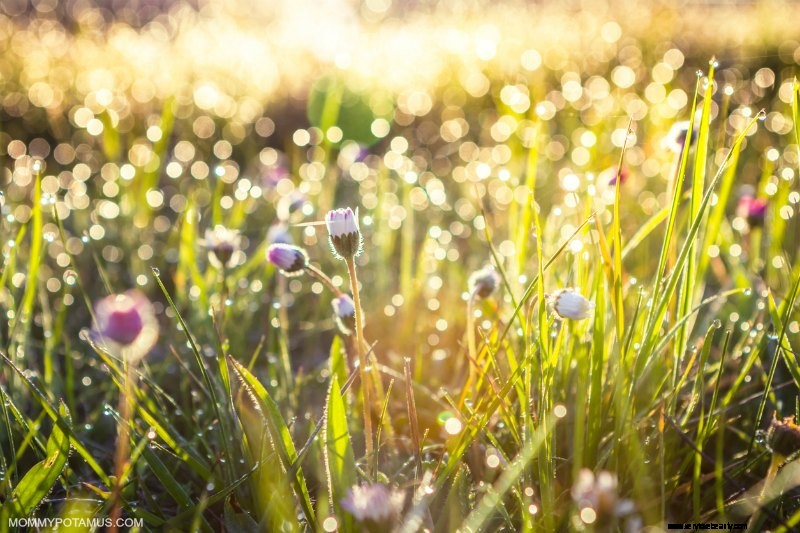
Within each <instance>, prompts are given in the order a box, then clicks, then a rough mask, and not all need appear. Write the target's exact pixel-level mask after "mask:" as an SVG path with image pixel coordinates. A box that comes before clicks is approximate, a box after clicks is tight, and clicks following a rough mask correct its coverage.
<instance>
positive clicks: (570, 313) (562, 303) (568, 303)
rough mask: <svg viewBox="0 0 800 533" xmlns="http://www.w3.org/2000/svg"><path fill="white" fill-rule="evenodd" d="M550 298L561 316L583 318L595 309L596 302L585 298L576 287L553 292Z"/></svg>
mask: <svg viewBox="0 0 800 533" xmlns="http://www.w3.org/2000/svg"><path fill="white" fill-rule="evenodd" d="M549 299H550V301H551V302H552V304H553V310H554V311H555V312H556V314H557V315H558V316H559V317H561V318H571V319H572V320H583V319H584V318H587V317H588V316H589V315H590V314H591V312H592V310H593V309H594V302H592V301H590V300H587V299H586V298H584V297H583V296H582V295H581V294H580V293H579V292H576V291H575V289H561V290H560V291H558V292H556V293H555V294H551V295H550V296H549Z"/></svg>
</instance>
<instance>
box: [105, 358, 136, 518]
mask: <svg viewBox="0 0 800 533" xmlns="http://www.w3.org/2000/svg"><path fill="white" fill-rule="evenodd" d="M123 364H124V365H125V382H124V383H123V389H122V393H121V394H120V396H119V430H118V434H117V449H116V453H115V454H114V475H115V476H116V481H115V483H114V487H113V489H112V492H111V500H112V502H113V503H112V507H111V514H110V518H111V526H110V528H109V531H111V532H112V533H116V531H118V530H119V528H118V527H117V522H118V521H119V519H120V518H121V516H122V497H121V496H122V483H123V481H124V480H123V476H124V475H125V469H126V467H127V466H128V461H129V459H130V452H131V450H130V418H131V411H132V410H133V402H134V392H133V391H134V381H135V379H136V372H135V370H134V364H133V363H131V362H129V361H124V362H123Z"/></svg>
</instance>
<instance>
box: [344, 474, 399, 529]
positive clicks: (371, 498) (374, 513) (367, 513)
mask: <svg viewBox="0 0 800 533" xmlns="http://www.w3.org/2000/svg"><path fill="white" fill-rule="evenodd" d="M404 502H405V494H404V493H403V492H402V491H400V490H397V489H393V488H390V487H388V486H387V485H384V484H382V483H373V484H370V485H355V486H353V488H351V489H350V490H349V491H347V496H346V497H345V498H342V501H341V504H342V508H343V509H344V510H345V511H347V512H348V513H350V514H351V515H353V517H354V518H355V519H356V520H357V521H358V522H360V523H361V524H362V526H364V528H365V529H366V530H367V531H391V530H392V528H393V526H395V525H396V523H397V521H398V519H399V518H400V513H401V512H402V510H403V503H404Z"/></svg>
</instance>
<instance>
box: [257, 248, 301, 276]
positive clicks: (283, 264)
mask: <svg viewBox="0 0 800 533" xmlns="http://www.w3.org/2000/svg"><path fill="white" fill-rule="evenodd" d="M267 260H268V261H269V262H270V263H272V264H273V265H275V266H276V267H278V268H279V269H280V271H281V274H283V275H284V276H289V277H291V276H299V275H300V274H302V273H303V270H304V269H305V268H306V266H308V254H307V253H306V251H305V250H303V249H302V248H300V247H299V246H294V245H292V244H280V243H276V244H271V245H270V246H269V248H267Z"/></svg>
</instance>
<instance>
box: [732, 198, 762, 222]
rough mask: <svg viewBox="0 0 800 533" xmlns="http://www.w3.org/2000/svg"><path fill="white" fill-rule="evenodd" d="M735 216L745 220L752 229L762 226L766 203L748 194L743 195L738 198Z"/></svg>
mask: <svg viewBox="0 0 800 533" xmlns="http://www.w3.org/2000/svg"><path fill="white" fill-rule="evenodd" d="M736 214H737V215H739V216H740V217H744V218H746V219H747V223H748V224H749V225H750V226H752V227H755V226H763V225H764V218H765V217H766V215H767V201H766V200H765V199H763V198H755V197H753V196H751V195H749V194H746V195H743V196H742V197H741V198H739V205H738V206H737V208H736Z"/></svg>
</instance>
